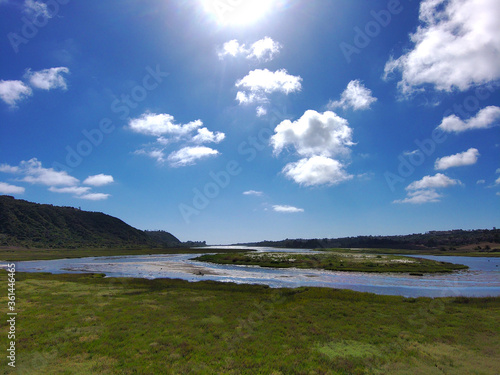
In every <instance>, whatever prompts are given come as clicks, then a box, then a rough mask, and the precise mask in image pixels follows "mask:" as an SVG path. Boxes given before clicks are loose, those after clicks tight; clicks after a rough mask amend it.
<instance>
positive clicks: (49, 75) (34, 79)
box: [24, 67, 69, 90]
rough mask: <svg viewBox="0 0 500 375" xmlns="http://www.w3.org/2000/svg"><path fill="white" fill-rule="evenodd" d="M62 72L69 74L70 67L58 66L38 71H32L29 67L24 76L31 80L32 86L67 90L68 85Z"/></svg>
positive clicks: (43, 88)
mask: <svg viewBox="0 0 500 375" xmlns="http://www.w3.org/2000/svg"><path fill="white" fill-rule="evenodd" d="M62 73H65V74H68V73H69V69H68V68H66V67H58V68H50V69H44V70H40V71H38V72H32V71H31V69H28V70H27V72H26V74H25V75H24V76H25V78H26V79H28V80H29V82H30V84H31V86H32V87H35V88H37V89H42V90H52V89H57V88H60V89H63V90H66V89H67V88H68V86H67V84H66V80H65V79H64V77H63V76H62Z"/></svg>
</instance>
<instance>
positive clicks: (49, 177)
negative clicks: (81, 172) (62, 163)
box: [0, 158, 111, 200]
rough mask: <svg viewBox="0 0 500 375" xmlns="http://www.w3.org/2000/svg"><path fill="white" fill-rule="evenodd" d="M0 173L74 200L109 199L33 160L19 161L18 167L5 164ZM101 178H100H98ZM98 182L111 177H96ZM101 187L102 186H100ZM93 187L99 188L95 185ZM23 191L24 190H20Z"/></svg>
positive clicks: (0, 166) (75, 179) (107, 195)
mask: <svg viewBox="0 0 500 375" xmlns="http://www.w3.org/2000/svg"><path fill="white" fill-rule="evenodd" d="M0 172H5V173H12V174H17V175H21V176H23V177H22V178H21V181H24V182H28V183H30V184H35V185H45V186H48V187H49V191H51V192H53V193H59V194H74V196H75V197H76V198H83V199H91V200H102V199H106V198H108V197H109V194H101V193H91V192H90V191H91V188H90V187H85V186H79V185H80V180H78V179H77V178H75V177H73V176H70V175H69V174H68V173H67V172H66V171H56V170H54V169H53V168H44V167H43V166H42V163H41V162H40V161H38V159H36V158H33V159H31V160H28V161H21V162H20V163H19V166H10V165H7V164H1V165H0ZM100 176H102V177H100ZM91 177H95V178H96V180H95V181H98V180H99V179H101V181H102V182H103V181H104V180H105V179H106V178H107V179H109V177H111V176H105V175H102V174H101V175H96V176H91ZM101 185H103V184H101ZM94 186H100V185H97V184H95V185H94ZM20 189H23V192H24V188H20Z"/></svg>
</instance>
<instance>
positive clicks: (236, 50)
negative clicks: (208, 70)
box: [219, 39, 247, 59]
mask: <svg viewBox="0 0 500 375" xmlns="http://www.w3.org/2000/svg"><path fill="white" fill-rule="evenodd" d="M244 53H247V50H246V48H245V45H244V44H240V43H239V42H238V40H237V39H233V40H230V41H229V42H226V43H224V46H223V47H222V51H221V52H219V59H223V58H224V57H226V56H232V57H236V56H238V55H240V54H244Z"/></svg>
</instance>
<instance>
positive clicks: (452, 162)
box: [434, 148, 479, 170]
mask: <svg viewBox="0 0 500 375" xmlns="http://www.w3.org/2000/svg"><path fill="white" fill-rule="evenodd" d="M478 157H479V151H478V150H477V149H476V148H469V149H468V150H467V151H464V152H461V153H458V154H455V155H450V156H445V157H442V158H440V159H437V160H436V163H435V164H434V168H435V169H438V170H445V169H448V168H452V167H462V166H465V165H473V164H476V163H477V158H478Z"/></svg>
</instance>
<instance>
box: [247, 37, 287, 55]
mask: <svg viewBox="0 0 500 375" xmlns="http://www.w3.org/2000/svg"><path fill="white" fill-rule="evenodd" d="M281 48H282V45H281V44H279V43H278V42H275V41H274V40H272V39H271V38H269V37H268V36H266V37H265V38H264V39H261V40H258V41H256V42H255V43H254V44H252V45H251V46H250V49H249V51H248V54H247V56H246V57H247V59H253V58H254V59H257V60H263V61H270V60H272V59H274V56H276V55H277V54H278V53H279V52H280V50H281Z"/></svg>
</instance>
